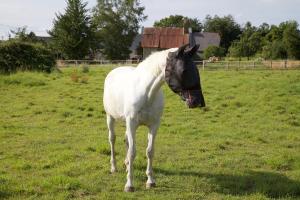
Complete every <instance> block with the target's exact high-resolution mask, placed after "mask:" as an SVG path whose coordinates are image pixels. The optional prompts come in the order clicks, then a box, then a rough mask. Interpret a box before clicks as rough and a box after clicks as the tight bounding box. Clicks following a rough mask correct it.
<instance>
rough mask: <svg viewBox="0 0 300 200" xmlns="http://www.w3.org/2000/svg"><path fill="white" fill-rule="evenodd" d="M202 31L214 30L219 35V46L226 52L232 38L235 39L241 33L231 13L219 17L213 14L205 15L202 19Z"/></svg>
mask: <svg viewBox="0 0 300 200" xmlns="http://www.w3.org/2000/svg"><path fill="white" fill-rule="evenodd" d="M204 31H206V32H216V33H219V34H220V37H221V47H223V48H225V50H226V52H227V50H228V48H229V47H230V45H231V43H232V42H233V41H234V40H237V39H238V38H239V36H240V34H241V27H240V25H239V24H237V23H236V22H235V20H234V18H233V17H232V16H231V15H227V16H224V17H219V16H217V15H215V16H214V17H211V16H210V15H207V16H206V18H205V20H204Z"/></svg>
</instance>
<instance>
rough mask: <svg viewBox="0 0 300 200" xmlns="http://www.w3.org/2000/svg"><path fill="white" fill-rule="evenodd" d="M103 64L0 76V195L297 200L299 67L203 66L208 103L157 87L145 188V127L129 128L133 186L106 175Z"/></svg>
mask: <svg viewBox="0 0 300 200" xmlns="http://www.w3.org/2000/svg"><path fill="white" fill-rule="evenodd" d="M111 69H112V67H111V66H107V67H103V68H96V67H91V68H90V70H89V71H88V70H85V73H84V72H82V69H77V70H76V69H75V68H66V69H63V70H62V72H61V73H59V72H54V73H52V74H42V73H33V72H22V73H21V72H20V73H17V74H14V75H11V76H3V75H1V76H0V94H1V98H0V199H73V198H74V199H299V198H300V101H299V99H300V71H297V70H282V71H280V70H274V71H270V70H257V71H255V70H253V71H251V70H239V71H237V70H232V71H225V70H218V71H203V72H201V79H202V87H203V92H204V96H205V100H206V104H207V107H206V108H204V109H194V110H189V109H187V107H186V105H185V104H184V102H182V101H181V100H180V98H179V97H178V96H177V95H175V94H173V93H172V92H171V91H170V89H169V88H167V87H166V86H164V87H163V90H164V93H165V110H164V115H163V118H162V123H161V126H160V129H159V132H158V135H157V139H156V150H155V159H154V174H155V178H156V181H157V187H156V188H154V189H151V190H146V188H145V182H146V175H145V170H146V156H145V149H146V144H147V134H146V133H147V129H146V128H144V127H141V128H139V129H138V132H137V157H136V159H135V162H134V174H135V175H134V178H135V179H134V184H135V187H136V192H134V193H130V194H128V193H124V192H123V189H124V188H123V187H124V184H125V180H126V179H125V177H126V173H125V168H124V167H123V160H124V158H125V144H124V131H125V126H124V124H123V123H117V127H116V133H117V141H116V152H117V166H118V169H119V171H118V172H117V173H116V174H113V175H111V174H110V173H109V170H110V163H109V159H110V150H109V149H110V148H109V143H108V135H107V128H106V123H105V120H106V119H105V112H104V110H103V106H102V93H103V81H104V77H105V76H106V74H107V73H108V72H109V71H110V70H111Z"/></svg>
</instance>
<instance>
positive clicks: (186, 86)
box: [103, 45, 205, 192]
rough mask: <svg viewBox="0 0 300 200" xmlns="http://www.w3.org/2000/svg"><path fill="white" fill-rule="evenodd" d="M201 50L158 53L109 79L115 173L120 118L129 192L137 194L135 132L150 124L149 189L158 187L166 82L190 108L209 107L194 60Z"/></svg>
mask: <svg viewBox="0 0 300 200" xmlns="http://www.w3.org/2000/svg"><path fill="white" fill-rule="evenodd" d="M198 47H199V46H194V47H193V48H189V49H187V45H185V46H182V47H180V48H172V49H168V50H164V51H161V52H157V53H154V54H152V55H151V56H149V57H148V58H147V59H145V60H144V61H143V62H142V63H140V64H139V65H138V66H137V67H136V68H135V67H119V68H116V69H114V70H112V71H111V72H110V73H109V74H108V75H107V77H106V79H105V84H104V96H103V103H104V108H105V111H106V114H107V126H108V130H109V142H110V147H111V172H112V173H114V172H116V160H115V149H114V144H115V138H116V137H115V131H114V122H115V120H117V119H122V120H124V121H125V122H126V134H125V135H126V137H125V138H126V144H127V156H126V159H125V165H126V170H127V182H126V185H125V191H126V192H132V191H134V187H133V161H134V158H135V155H136V147H135V133H136V130H137V128H138V126H139V125H146V126H147V127H148V128H149V133H148V147H147V150H146V156H147V158H148V164H147V170H146V175H147V177H148V180H147V182H146V187H147V188H151V187H154V186H155V181H154V178H153V170H152V161H153V155H154V140H155V136H156V132H157V129H158V127H159V125H160V118H161V115H162V112H163V107H164V98H163V93H162V91H161V89H160V88H161V86H162V85H163V83H164V82H165V81H166V82H167V83H168V85H169V87H170V88H171V89H172V90H173V91H174V92H176V93H178V94H179V95H180V96H181V97H182V99H183V100H185V101H186V102H187V105H188V106H189V107H190V108H194V107H198V106H205V103H204V98H203V95H202V92H201V86H200V77H199V73H198V70H197V68H196V66H195V64H194V63H193V61H192V56H193V54H194V53H195V52H196V51H197V49H198Z"/></svg>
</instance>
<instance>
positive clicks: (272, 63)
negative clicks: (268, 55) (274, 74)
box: [271, 60, 273, 69]
mask: <svg viewBox="0 0 300 200" xmlns="http://www.w3.org/2000/svg"><path fill="white" fill-rule="evenodd" d="M271 69H273V60H271Z"/></svg>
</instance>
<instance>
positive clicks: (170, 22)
mask: <svg viewBox="0 0 300 200" xmlns="http://www.w3.org/2000/svg"><path fill="white" fill-rule="evenodd" d="M154 27H184V28H185V30H187V29H188V28H192V31H193V32H200V31H201V30H202V28H203V26H202V24H201V22H200V21H199V20H198V19H197V18H194V19H192V18H188V17H184V16H182V15H171V16H169V17H166V18H163V19H161V20H159V21H156V22H155V23H154Z"/></svg>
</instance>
